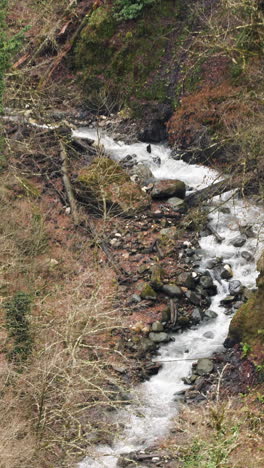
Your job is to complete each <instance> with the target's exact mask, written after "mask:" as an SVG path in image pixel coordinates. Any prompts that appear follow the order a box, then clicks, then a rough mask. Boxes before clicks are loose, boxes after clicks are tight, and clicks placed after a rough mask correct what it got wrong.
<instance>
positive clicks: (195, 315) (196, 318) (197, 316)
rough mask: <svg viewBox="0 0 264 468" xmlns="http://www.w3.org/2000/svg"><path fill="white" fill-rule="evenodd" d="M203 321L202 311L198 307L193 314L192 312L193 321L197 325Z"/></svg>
mask: <svg viewBox="0 0 264 468" xmlns="http://www.w3.org/2000/svg"><path fill="white" fill-rule="evenodd" d="M201 320H202V315H201V312H200V310H199V309H198V308H197V307H196V308H195V309H194V310H193V312H192V321H193V322H194V323H195V324H198V323H200V322H201Z"/></svg>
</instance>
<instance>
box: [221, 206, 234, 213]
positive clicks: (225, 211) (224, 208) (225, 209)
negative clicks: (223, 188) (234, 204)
mask: <svg viewBox="0 0 264 468" xmlns="http://www.w3.org/2000/svg"><path fill="white" fill-rule="evenodd" d="M219 211H221V213H224V214H229V213H230V212H231V210H230V208H228V207H227V206H220V207H219Z"/></svg>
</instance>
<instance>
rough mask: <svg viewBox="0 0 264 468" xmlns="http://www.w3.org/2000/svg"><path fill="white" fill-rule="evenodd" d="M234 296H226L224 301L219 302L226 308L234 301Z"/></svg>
mask: <svg viewBox="0 0 264 468" xmlns="http://www.w3.org/2000/svg"><path fill="white" fill-rule="evenodd" d="M235 299H236V298H235V296H226V297H225V298H224V299H222V300H221V301H220V304H221V305H223V306H228V305H231V304H232V302H234V301H235Z"/></svg>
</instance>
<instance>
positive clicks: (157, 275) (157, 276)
mask: <svg viewBox="0 0 264 468" xmlns="http://www.w3.org/2000/svg"><path fill="white" fill-rule="evenodd" d="M163 276H164V271H163V269H162V268H161V266H160V265H159V264H156V265H153V267H152V269H151V280H150V284H151V287H152V288H153V289H155V291H159V290H160V289H161V288H162V286H163V281H162V278H163Z"/></svg>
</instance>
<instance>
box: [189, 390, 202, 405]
mask: <svg viewBox="0 0 264 468" xmlns="http://www.w3.org/2000/svg"><path fill="white" fill-rule="evenodd" d="M184 400H185V401H188V400H195V401H197V402H198V401H202V400H206V397H205V396H204V395H202V394H201V393H200V392H199V391H198V390H187V391H186V393H185V398H184Z"/></svg>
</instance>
